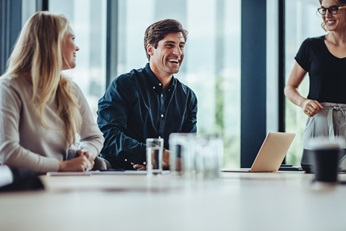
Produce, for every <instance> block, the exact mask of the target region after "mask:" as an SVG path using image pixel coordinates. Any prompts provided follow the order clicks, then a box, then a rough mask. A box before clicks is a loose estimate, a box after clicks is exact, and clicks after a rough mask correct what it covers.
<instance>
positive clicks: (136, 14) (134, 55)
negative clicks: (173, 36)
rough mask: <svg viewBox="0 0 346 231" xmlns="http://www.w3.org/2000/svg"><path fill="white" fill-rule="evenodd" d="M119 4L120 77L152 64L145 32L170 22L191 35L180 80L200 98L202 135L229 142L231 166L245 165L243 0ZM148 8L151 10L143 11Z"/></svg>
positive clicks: (121, 0) (227, 161)
mask: <svg viewBox="0 0 346 231" xmlns="http://www.w3.org/2000/svg"><path fill="white" fill-rule="evenodd" d="M171 3H172V2H171V1H168V0H160V1H153V0H141V1H138V0H119V15H118V18H119V23H118V25H119V31H120V33H119V39H118V41H117V42H118V49H119V55H118V72H119V73H118V74H122V73H125V72H129V71H130V70H131V69H134V68H141V67H144V66H145V64H146V63H147V59H146V55H145V50H144V45H143V36H144V31H145V29H146V28H147V27H148V26H149V25H150V24H152V23H153V22H155V21H158V20H161V19H164V18H174V19H177V20H179V21H180V22H181V23H182V24H183V26H184V27H185V28H186V29H187V30H188V31H189V34H188V39H187V43H186V46H185V59H184V62H183V65H182V68H181V70H180V72H179V73H178V74H177V75H176V76H175V77H177V78H178V79H180V81H182V82H183V83H185V84H186V85H188V86H189V87H190V88H192V90H194V92H195V93H196V95H197V98H198V102H199V103H198V122H197V123H198V133H199V134H210V133H212V134H219V135H221V136H222V137H223V138H224V149H225V155H224V156H225V159H224V163H225V166H227V167H229V166H233V167H239V163H240V26H241V25H240V0H233V1H229V0H221V1H220V0H219V1H214V0H177V1H175V2H174V4H171ZM143 9H145V10H143Z"/></svg>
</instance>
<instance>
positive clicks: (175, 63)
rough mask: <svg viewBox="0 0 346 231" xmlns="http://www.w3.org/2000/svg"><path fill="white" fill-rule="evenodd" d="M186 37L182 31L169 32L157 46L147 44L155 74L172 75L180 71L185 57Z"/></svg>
mask: <svg viewBox="0 0 346 231" xmlns="http://www.w3.org/2000/svg"><path fill="white" fill-rule="evenodd" d="M184 46H185V39H184V36H183V34H182V33H181V32H178V33H171V34H167V35H166V36H165V37H164V38H163V39H162V40H160V41H159V43H158V46H157V48H156V49H155V47H154V46H153V45H150V44H149V45H148V46H147V52H148V54H149V55H150V67H151V68H152V69H153V71H154V73H155V74H159V75H161V76H171V75H173V74H176V73H178V72H179V68H180V65H181V64H182V62H183V59H184Z"/></svg>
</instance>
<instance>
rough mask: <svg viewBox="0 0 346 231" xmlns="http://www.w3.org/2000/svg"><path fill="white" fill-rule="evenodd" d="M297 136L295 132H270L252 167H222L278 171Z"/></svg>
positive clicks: (240, 170)
mask: <svg viewBox="0 0 346 231" xmlns="http://www.w3.org/2000/svg"><path fill="white" fill-rule="evenodd" d="M294 137H295V134H294V133H285V132H269V133H268V134H267V136H266V138H265V139H264V141H263V143H262V146H261V148H260V150H259V151H258V153H257V156H256V158H255V160H254V162H253V163H252V166H251V168H250V169H237V170H235V169H233V170H232V169H222V170H221V171H222V172H276V171H278V170H279V168H280V165H281V163H282V161H283V160H284V158H285V156H286V154H287V151H288V149H289V148H290V146H291V144H292V141H293V139H294Z"/></svg>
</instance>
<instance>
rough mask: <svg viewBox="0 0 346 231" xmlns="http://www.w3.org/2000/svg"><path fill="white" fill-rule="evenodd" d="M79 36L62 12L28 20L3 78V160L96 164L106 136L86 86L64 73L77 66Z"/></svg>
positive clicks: (44, 168) (83, 167) (74, 166)
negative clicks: (84, 89) (82, 87)
mask: <svg viewBox="0 0 346 231" xmlns="http://www.w3.org/2000/svg"><path fill="white" fill-rule="evenodd" d="M74 38H75V36H74V34H73V31H72V29H71V27H70V25H69V22H68V20H67V18H66V17H64V16H62V15H54V14H51V13H48V12H38V13H36V14H34V15H33V16H32V17H30V18H29V19H28V21H27V22H26V24H25V25H24V27H23V29H22V31H21V33H20V35H19V37H18V40H17V43H16V45H15V47H14V50H13V52H12V54H11V56H10V59H9V65H8V69H7V71H6V73H5V74H4V75H3V76H1V78H0V95H1V96H0V123H1V125H0V126H1V130H0V164H6V165H8V166H10V167H15V168H19V169H28V170H32V171H35V172H41V173H44V172H49V171H87V170H90V169H92V167H93V165H94V159H95V157H96V156H97V155H98V154H99V152H100V150H101V148H102V145H103V141H104V138H103V136H102V133H101V132H100V130H99V128H98V126H97V124H96V122H95V121H94V119H93V116H92V113H91V111H90V109H89V107H88V104H87V101H86V99H85V97H84V96H83V94H82V92H81V90H80V89H79V88H78V86H77V85H76V84H75V83H73V82H72V81H71V80H70V79H68V78H66V77H65V76H63V74H62V73H61V71H62V70H66V69H70V68H74V67H75V66H76V62H75V61H76V53H77V51H78V50H79V48H78V47H77V46H76V44H75V43H74ZM77 136H78V137H79V138H78V140H77ZM76 143H78V144H79V146H78V147H79V148H78V149H77V151H76V152H75V155H73V157H72V158H71V157H68V153H69V150H70V148H71V146H73V145H75V144H76Z"/></svg>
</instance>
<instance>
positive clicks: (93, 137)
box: [75, 84, 104, 157]
mask: <svg viewBox="0 0 346 231" xmlns="http://www.w3.org/2000/svg"><path fill="white" fill-rule="evenodd" d="M75 87H76V89H77V95H78V99H79V106H80V113H81V116H82V126H81V130H80V134H79V135H80V148H81V149H82V150H83V151H88V152H90V154H92V155H93V156H94V157H96V156H97V155H98V154H99V153H100V151H101V149H102V147H103V142H104V138H103V134H102V132H101V131H100V129H99V127H98V125H97V123H96V119H94V117H93V114H92V112H91V110H90V107H89V104H88V102H87V100H86V98H85V96H84V95H83V93H82V91H81V89H80V88H79V87H78V86H77V85H76V84H75Z"/></svg>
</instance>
